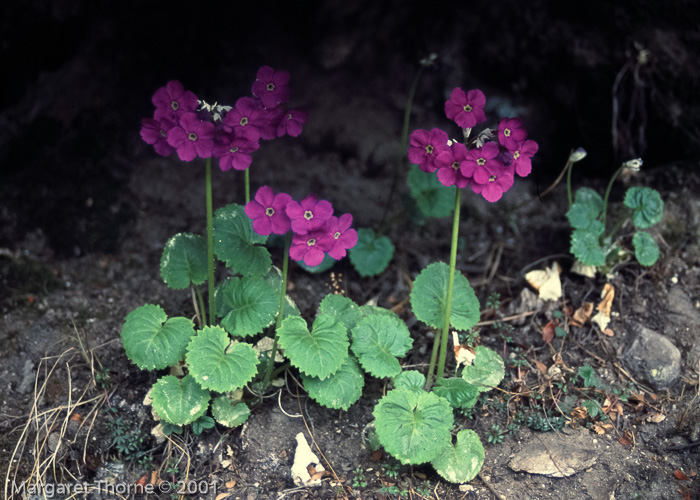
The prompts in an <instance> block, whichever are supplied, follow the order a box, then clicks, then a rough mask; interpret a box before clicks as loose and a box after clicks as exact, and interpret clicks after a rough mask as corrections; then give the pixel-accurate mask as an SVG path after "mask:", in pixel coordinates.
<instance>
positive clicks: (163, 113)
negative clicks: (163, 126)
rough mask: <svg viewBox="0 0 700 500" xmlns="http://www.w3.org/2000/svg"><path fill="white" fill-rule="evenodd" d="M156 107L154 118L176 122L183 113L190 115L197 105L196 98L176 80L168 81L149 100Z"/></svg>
mask: <svg viewBox="0 0 700 500" xmlns="http://www.w3.org/2000/svg"><path fill="white" fill-rule="evenodd" d="M151 101H153V104H154V105H155V107H156V112H155V116H154V118H155V119H156V120H160V119H161V118H163V117H165V118H170V119H171V120H174V121H175V122H177V121H178V120H179V118H180V117H181V116H182V115H184V114H185V113H192V112H194V111H195V110H196V109H197V105H198V104H199V102H198V100H197V96H196V95H194V94H193V93H192V92H190V91H189V90H185V88H184V87H183V86H182V84H181V83H180V82H178V81H177V80H171V81H169V82H168V83H167V84H166V85H165V87H161V88H159V89H158V90H156V93H155V94H153V98H152V99H151Z"/></svg>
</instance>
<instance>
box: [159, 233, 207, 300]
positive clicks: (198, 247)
mask: <svg viewBox="0 0 700 500" xmlns="http://www.w3.org/2000/svg"><path fill="white" fill-rule="evenodd" d="M160 276H161V277H162V278H163V281H165V284H166V285H168V286H169V287H170V288H173V289H175V290H182V289H183V288H187V287H188V286H190V284H194V285H201V284H202V283H204V282H205V281H206V280H207V242H206V241H205V240H204V238H202V237H201V236H200V235H198V234H189V233H179V234H176V235H175V236H173V237H172V238H170V239H169V240H168V242H167V243H166V244H165V248H163V256H162V257H161V259H160Z"/></svg>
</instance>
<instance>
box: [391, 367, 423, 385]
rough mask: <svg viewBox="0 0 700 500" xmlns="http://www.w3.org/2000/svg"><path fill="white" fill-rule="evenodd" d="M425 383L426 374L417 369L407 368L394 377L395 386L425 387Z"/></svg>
mask: <svg viewBox="0 0 700 500" xmlns="http://www.w3.org/2000/svg"><path fill="white" fill-rule="evenodd" d="M424 385H425V375H423V374H422V373H421V372H419V371H416V370H406V371H403V372H401V373H399V374H398V375H397V376H396V377H395V378H394V387H395V388H397V389H398V388H400V387H409V388H413V389H423V386H424Z"/></svg>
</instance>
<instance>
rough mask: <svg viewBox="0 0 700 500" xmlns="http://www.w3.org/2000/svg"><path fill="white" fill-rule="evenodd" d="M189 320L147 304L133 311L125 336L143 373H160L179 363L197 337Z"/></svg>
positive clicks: (130, 355) (128, 350) (128, 352)
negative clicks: (191, 340)
mask: <svg viewBox="0 0 700 500" xmlns="http://www.w3.org/2000/svg"><path fill="white" fill-rule="evenodd" d="M194 333H195V332H194V324H193V323H192V321H190V320H189V319H187V318H170V319H168V316H167V315H166V314H165V311H163V309H162V308H161V307H160V306H156V305H153V304H146V305H144V306H141V307H139V308H138V309H134V310H133V311H131V312H130V313H129V314H128V315H127V317H126V320H125V321H124V326H123V327H122V332H121V337H122V343H123V344H124V349H125V350H126V355H127V357H128V358H129V359H130V360H131V361H133V362H134V363H136V366H138V367H139V368H141V369H142V370H160V369H162V368H167V367H168V366H170V365H172V364H175V363H177V362H178V361H180V360H181V359H182V358H183V356H184V355H185V348H186V347H187V343H188V342H189V340H190V337H192V336H193V335H194Z"/></svg>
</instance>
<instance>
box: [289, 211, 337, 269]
mask: <svg viewBox="0 0 700 500" xmlns="http://www.w3.org/2000/svg"><path fill="white" fill-rule="evenodd" d="M292 223H293V222H292ZM325 236H326V232H325V231H311V232H309V233H306V234H295V235H294V236H293V237H292V246H291V247H289V256H290V257H291V258H292V260H296V261H300V260H303V261H304V264H306V265H307V266H311V267H315V266H318V265H319V264H320V263H321V262H323V258H324V257H325V256H326V252H327V251H328V248H327V247H326V246H325V245H324V237H325Z"/></svg>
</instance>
